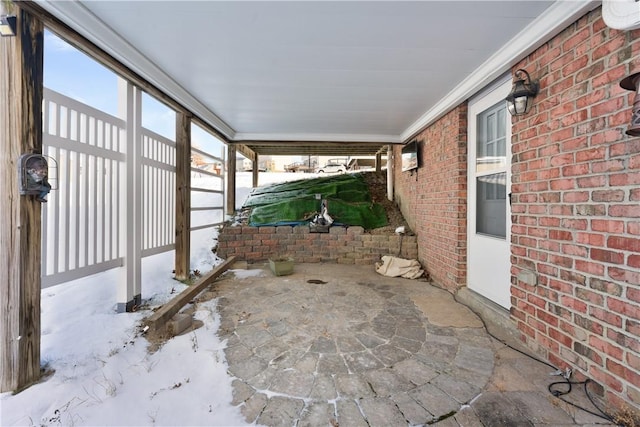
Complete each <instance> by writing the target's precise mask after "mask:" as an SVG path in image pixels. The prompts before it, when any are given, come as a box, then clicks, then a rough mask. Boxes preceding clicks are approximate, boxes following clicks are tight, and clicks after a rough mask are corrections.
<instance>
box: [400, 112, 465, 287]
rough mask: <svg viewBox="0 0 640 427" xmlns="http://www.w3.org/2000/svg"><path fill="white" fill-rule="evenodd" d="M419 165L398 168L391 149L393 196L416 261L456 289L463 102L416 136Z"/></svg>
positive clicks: (460, 275)
mask: <svg viewBox="0 0 640 427" xmlns="http://www.w3.org/2000/svg"><path fill="white" fill-rule="evenodd" d="M417 139H418V141H420V153H419V155H420V167H419V168H418V170H416V171H413V172H402V171H401V164H400V157H401V156H400V152H401V150H400V148H399V147H396V148H395V150H394V175H395V177H394V180H395V187H396V190H395V200H396V203H398V206H399V207H400V209H401V210H402V213H403V215H404V217H405V219H406V220H407V223H408V224H409V226H410V227H411V229H412V230H414V232H415V233H416V235H417V237H418V248H419V249H418V252H419V253H418V260H419V261H420V263H421V264H422V265H423V266H424V268H425V269H426V270H427V271H428V272H429V274H430V276H431V278H432V279H433V280H434V281H435V282H436V283H438V284H439V285H441V286H444V287H445V288H447V289H449V290H451V291H455V290H456V289H458V288H459V287H460V286H463V285H465V284H466V281H467V234H466V228H467V227H466V215H467V200H466V198H467V176H466V174H467V148H466V147H467V106H466V104H465V105H461V106H459V107H457V108H455V109H453V110H452V111H451V112H449V113H448V114H446V115H445V116H444V117H442V118H441V119H440V120H438V121H437V122H436V123H435V124H433V125H431V126H430V127H429V128H427V129H426V130H424V131H423V132H422V133H420V134H419V135H418V136H417Z"/></svg>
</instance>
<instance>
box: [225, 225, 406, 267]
mask: <svg viewBox="0 0 640 427" xmlns="http://www.w3.org/2000/svg"><path fill="white" fill-rule="evenodd" d="M401 245H402V247H401ZM216 252H217V254H218V256H220V257H221V258H227V257H229V256H232V255H235V256H236V257H238V258H239V259H242V260H245V261H247V262H256V261H266V260H268V259H269V258H277V257H284V256H290V257H292V258H293V259H295V260H296V261H297V262H310V263H316V262H335V263H338V264H357V265H368V264H371V265H373V264H374V263H375V262H377V261H379V260H380V258H381V257H382V256H383V255H393V256H398V257H400V258H405V259H417V258H418V243H417V238H416V236H399V235H397V234H370V233H368V232H365V231H364V229H363V228H362V227H331V228H330V229H329V233H310V232H309V227H308V226H306V225H299V226H294V227H292V226H288V225H287V226H278V227H251V226H247V225H242V226H233V225H227V226H224V227H222V228H221V229H220V233H219V236H218V248H217V251H216Z"/></svg>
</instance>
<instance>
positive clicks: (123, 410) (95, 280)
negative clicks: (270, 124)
mask: <svg viewBox="0 0 640 427" xmlns="http://www.w3.org/2000/svg"><path fill="white" fill-rule="evenodd" d="M312 176H314V175H313V174H292V173H288V174H286V173H280V174H278V173H260V175H259V184H260V185H263V184H267V183H271V182H283V181H287V180H291V179H301V178H310V177H312ZM237 186H238V191H237V193H236V195H237V196H236V197H237V199H238V206H240V205H242V203H243V202H244V200H245V199H246V196H247V195H248V194H249V192H250V190H251V173H250V172H248V173H247V172H242V173H239V174H238V177H237ZM216 236H217V234H216V233H215V232H212V233H211V235H209V236H206V237H204V238H202V237H200V238H198V239H196V242H195V243H196V244H200V245H203V248H200V249H198V248H195V250H194V248H193V246H192V256H193V257H196V256H197V259H193V260H192V267H193V266H196V267H197V268H198V269H200V271H201V272H203V273H204V272H206V271H207V270H211V269H212V268H213V267H214V266H216V265H217V264H219V263H220V260H219V259H218V258H217V257H215V255H214V254H213V253H212V252H211V250H210V248H211V247H212V245H213V244H215V238H216ZM173 257H174V253H173V252H167V253H164V254H160V255H156V256H154V257H149V258H146V259H144V260H143V264H142V274H143V283H142V297H143V301H144V303H146V304H148V305H149V306H150V307H157V306H159V305H161V304H163V303H165V302H166V301H168V300H170V299H171V298H172V297H174V296H175V294H176V293H178V292H180V291H181V290H182V289H184V288H185V285H183V284H182V283H180V282H178V281H175V280H174V279H173V273H172V269H173V264H174V262H173ZM259 272H260V270H249V271H243V272H238V274H242V275H243V276H245V277H246V276H248V275H252V274H258V273H259ZM119 275H120V272H119V271H118V270H111V271H107V272H104V273H100V274H96V275H93V276H90V277H86V278H83V279H79V280H75V281H73V282H68V283H65V284H62V285H58V286H53V287H50V288H46V289H43V291H42V301H41V317H42V318H41V327H42V338H41V359H42V363H43V365H45V367H46V369H47V370H49V371H52V372H53V373H52V374H51V375H50V376H48V377H46V378H44V379H43V380H42V381H41V382H39V383H38V384H35V385H33V386H31V387H29V388H27V389H26V390H24V391H22V392H20V393H18V394H15V395H14V394H12V393H3V394H0V425H2V426H106V425H108V426H153V425H172V426H178V425H180V426H197V425H208V426H242V425H246V422H245V421H244V419H243V417H242V415H241V413H240V409H239V408H238V407H234V406H232V405H231V403H230V402H231V400H232V387H231V382H232V380H233V378H232V377H231V376H229V374H228V373H227V363H226V360H225V354H224V348H225V344H226V343H225V342H224V341H220V340H219V339H218V337H217V334H216V333H217V330H218V327H219V324H220V318H219V315H218V313H217V311H216V303H217V301H216V300H215V299H214V300H211V301H208V302H206V303H202V304H200V305H199V309H198V311H197V312H196V313H195V315H194V317H195V318H196V319H198V320H201V321H202V322H203V323H204V326H202V327H201V328H199V329H197V330H195V331H193V332H190V333H187V334H185V335H182V336H178V337H174V338H173V339H171V340H170V341H168V342H167V343H166V344H165V345H164V346H162V347H161V348H160V350H158V351H157V352H155V353H153V354H150V353H149V352H148V351H147V345H148V342H147V340H146V339H145V337H144V334H142V333H141V330H140V322H141V320H142V319H143V318H144V317H146V316H148V315H149V314H150V313H151V311H150V310H149V309H147V310H141V311H139V312H135V313H117V312H116V301H117V296H116V291H117V289H116V288H117V283H118V281H119V277H120V276H119Z"/></svg>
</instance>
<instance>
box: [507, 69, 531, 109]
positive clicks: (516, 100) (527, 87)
mask: <svg viewBox="0 0 640 427" xmlns="http://www.w3.org/2000/svg"><path fill="white" fill-rule="evenodd" d="M513 76H514V78H515V79H517V80H516V81H514V82H513V87H512V88H511V93H509V95H507V97H506V98H505V99H506V101H507V108H508V109H509V112H510V113H511V115H512V116H521V115H523V114H527V113H528V112H529V110H531V105H533V98H534V97H535V96H536V95H537V94H538V89H539V85H538V82H535V81H531V77H529V73H527V72H526V71H525V70H523V69H519V70H517V71H516V72H515V73H514V75H513Z"/></svg>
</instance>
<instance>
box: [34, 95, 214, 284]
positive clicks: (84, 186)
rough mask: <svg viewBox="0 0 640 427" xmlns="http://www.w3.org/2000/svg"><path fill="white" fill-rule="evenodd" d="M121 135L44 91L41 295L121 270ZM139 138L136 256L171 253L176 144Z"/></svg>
mask: <svg viewBox="0 0 640 427" xmlns="http://www.w3.org/2000/svg"><path fill="white" fill-rule="evenodd" d="M126 127H127V123H126V122H125V121H124V120H122V119H119V118H117V117H114V116H111V115H109V114H106V113H104V112H102V111H99V110H96V109H94V108H92V107H89V106H87V105H85V104H82V103H80V102H78V101H76V100H74V99H71V98H68V97H66V96H64V95H62V94H59V93H57V92H54V91H52V90H49V89H46V88H45V90H44V102H43V155H45V156H47V157H48V160H49V168H50V178H51V179H50V182H51V184H52V186H53V190H52V191H51V193H49V196H48V203H46V204H44V205H43V245H42V248H43V249H42V287H43V288H44V287H48V286H53V285H56V284H59V283H63V282H67V281H70V280H74V279H77V278H80V277H84V276H87V275H91V274H95V273H98V272H101V271H105V270H109V269H111V268H114V267H120V266H122V265H123V264H124V254H125V244H126V242H125V241H124V240H126V239H129V238H131V237H132V236H126V237H123V236H125V234H123V231H124V230H123V227H124V225H123V224H124V221H121V218H123V215H125V214H126V209H125V208H126V206H125V205H126V199H125V198H124V193H125V192H124V191H123V190H124V189H125V188H126V186H127V185H129V183H128V182H127V175H126V169H127V168H126V162H127V153H126V147H127V144H126V141H124V139H125V138H126V132H125V129H126ZM140 135H141V137H140V138H141V141H139V142H138V143H139V144H142V165H139V166H138V167H140V168H141V177H142V178H141V180H142V184H141V185H142V198H143V200H142V220H141V223H142V236H141V240H142V247H141V254H140V256H149V255H154V254H158V253H161V252H165V251H169V250H172V249H173V248H174V240H175V226H176V224H175V203H176V200H175V197H176V196H175V195H176V190H175V187H176V181H175V166H176V147H175V145H176V144H175V142H174V141H171V140H169V139H167V138H165V137H163V136H161V135H158V134H156V133H154V132H152V131H150V130H147V129H142V130H141V132H140ZM216 160H220V161H221V162H224V159H222V158H220V159H218V158H216ZM223 164H224V163H223ZM216 172H217V171H216ZM217 175H218V177H219V181H220V182H221V184H222V185H220V187H219V188H216V189H215V190H209V191H211V192H213V193H216V194H217V195H219V196H220V198H219V204H218V203H215V204H214V206H209V209H214V210H216V211H220V212H223V211H224V206H223V204H224V197H222V193H223V192H224V178H223V176H222V174H220V173H219V172H218V174H217ZM194 190H195V189H194ZM196 191H198V190H196ZM205 191H207V190H206V189H205ZM196 209H197V208H196Z"/></svg>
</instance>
